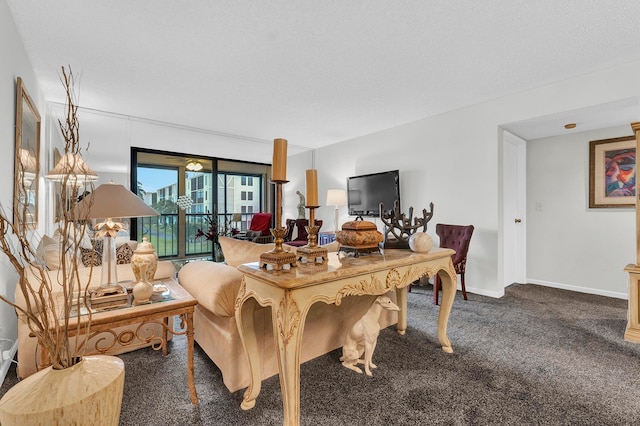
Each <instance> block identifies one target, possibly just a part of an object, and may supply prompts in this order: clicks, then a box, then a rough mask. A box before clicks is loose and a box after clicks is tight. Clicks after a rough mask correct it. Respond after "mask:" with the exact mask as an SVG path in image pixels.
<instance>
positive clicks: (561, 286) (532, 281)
mask: <svg viewBox="0 0 640 426" xmlns="http://www.w3.org/2000/svg"><path fill="white" fill-rule="evenodd" d="M527 282H528V283H530V284H537V285H542V286H545V287H553V288H559V289H562V290H570V291H577V292H578V293H588V294H597V295H598V296H606V297H614V298H616V299H624V300H629V294H627V293H618V292H615V291H607V290H601V289H597V288H589V287H580V286H575V285H569V284H562V283H554V282H550V281H543V280H536V279H532V278H527Z"/></svg>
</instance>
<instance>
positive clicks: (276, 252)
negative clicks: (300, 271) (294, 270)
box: [260, 141, 296, 271]
mask: <svg viewBox="0 0 640 426" xmlns="http://www.w3.org/2000/svg"><path fill="white" fill-rule="evenodd" d="M285 142H286V141H285ZM273 183H274V184H275V185H276V219H275V222H276V223H275V228H271V235H273V238H274V243H275V247H274V248H273V250H270V251H267V252H264V253H262V254H261V255H260V267H261V268H264V269H267V266H268V265H272V266H273V270H274V271H282V270H283V266H285V265H289V266H290V268H291V267H294V266H296V255H295V254H294V253H291V252H288V251H285V250H284V248H283V247H282V243H283V242H284V235H285V234H286V232H287V230H286V229H285V228H284V227H283V226H282V184H283V183H284V182H281V181H276V180H275V179H274V180H273ZM284 270H286V269H284Z"/></svg>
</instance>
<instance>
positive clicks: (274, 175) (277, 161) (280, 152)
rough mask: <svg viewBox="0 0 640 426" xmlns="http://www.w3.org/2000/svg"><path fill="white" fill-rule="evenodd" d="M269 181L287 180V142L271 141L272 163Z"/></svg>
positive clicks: (283, 140)
mask: <svg viewBox="0 0 640 426" xmlns="http://www.w3.org/2000/svg"><path fill="white" fill-rule="evenodd" d="M271 180H274V181H281V182H283V181H286V180H287V140H286V139H274V140H273V161H272V164H271Z"/></svg>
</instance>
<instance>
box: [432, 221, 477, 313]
mask: <svg viewBox="0 0 640 426" xmlns="http://www.w3.org/2000/svg"><path fill="white" fill-rule="evenodd" d="M473 229H474V227H473V225H466V226H465V225H444V224H442V223H438V224H437V225H436V234H438V237H440V247H443V248H450V249H453V250H455V251H456V254H454V255H453V266H454V268H455V269H456V274H459V275H460V283H461V287H462V297H464V300H467V289H466V288H465V282H464V273H465V269H466V266H467V252H468V251H469V243H470V242H471V235H472V234H473ZM439 291H440V278H439V277H438V275H436V277H435V279H434V281H433V302H434V303H435V304H436V305H437V304H438V293H439Z"/></svg>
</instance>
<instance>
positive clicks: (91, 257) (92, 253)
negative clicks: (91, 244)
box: [80, 248, 102, 268]
mask: <svg viewBox="0 0 640 426" xmlns="http://www.w3.org/2000/svg"><path fill="white" fill-rule="evenodd" d="M80 258H81V260H82V265H83V266H84V267H86V268H88V267H89V266H100V265H102V253H99V252H98V251H97V250H94V249H93V248H90V249H86V248H81V249H80Z"/></svg>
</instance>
